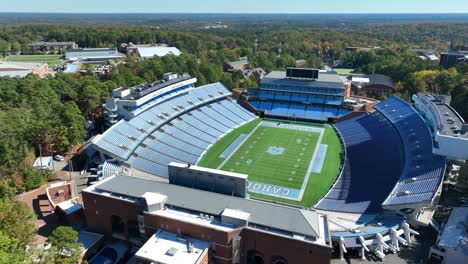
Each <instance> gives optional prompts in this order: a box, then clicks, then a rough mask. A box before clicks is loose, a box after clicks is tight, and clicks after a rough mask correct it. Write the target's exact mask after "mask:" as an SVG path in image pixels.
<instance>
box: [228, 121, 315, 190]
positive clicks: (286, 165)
mask: <svg viewBox="0 0 468 264" xmlns="http://www.w3.org/2000/svg"><path fill="white" fill-rule="evenodd" d="M319 135H320V134H319V133H314V132H308V131H300V130H295V129H288V128H277V127H267V126H259V127H258V128H257V129H256V130H255V132H254V133H253V134H251V136H250V137H249V138H248V139H247V140H246V141H245V142H244V143H243V144H242V145H241V147H240V148H239V149H238V150H237V151H236V152H235V153H234V155H233V156H231V157H230V158H229V159H228V160H227V162H226V163H225V164H224V165H223V166H222V167H221V168H220V169H221V170H225V171H232V172H239V173H245V174H248V175H249V180H251V181H256V182H261V183H268V184H273V185H278V186H283V187H289V188H295V189H300V188H301V186H302V183H303V181H304V177H305V176H306V173H307V170H308V168H309V165H310V163H311V160H312V156H313V154H314V150H315V146H316V144H317V140H318V138H319Z"/></svg>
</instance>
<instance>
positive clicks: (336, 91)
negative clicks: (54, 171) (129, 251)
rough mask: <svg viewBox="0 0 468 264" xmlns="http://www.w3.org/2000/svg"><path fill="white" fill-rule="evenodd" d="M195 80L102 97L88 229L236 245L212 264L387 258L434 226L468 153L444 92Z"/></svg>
mask: <svg viewBox="0 0 468 264" xmlns="http://www.w3.org/2000/svg"><path fill="white" fill-rule="evenodd" d="M195 83H196V78H192V77H191V76H189V75H187V74H184V75H178V74H165V75H164V80H163V81H161V82H157V83H147V84H143V85H140V86H136V87H130V88H119V89H116V90H115V91H114V93H113V97H112V98H109V99H108V100H107V101H106V104H105V105H103V108H104V113H105V115H106V124H107V126H108V127H109V128H108V129H107V130H106V131H105V132H104V133H103V134H101V135H97V136H95V137H94V138H92V140H91V145H92V147H93V148H94V149H95V150H96V153H97V154H96V155H95V160H96V163H98V164H100V165H99V172H98V175H97V178H96V182H94V183H93V184H92V185H91V186H90V187H88V188H87V189H85V190H84V192H83V200H84V203H85V213H86V218H87V222H88V223H89V225H90V228H91V230H95V231H100V232H102V233H104V234H105V235H106V236H108V237H113V236H116V234H120V235H121V236H123V237H124V238H125V239H126V240H128V241H132V235H131V234H132V230H134V229H135V230H140V233H138V232H136V233H138V234H140V235H137V236H138V237H140V240H141V234H147V233H148V231H147V230H148V228H152V229H151V230H154V229H157V230H161V232H169V233H178V234H181V233H183V234H185V236H189V237H193V238H196V239H199V240H202V241H208V242H212V243H217V245H218V244H219V245H223V247H225V248H227V250H213V249H211V250H207V252H209V253H207V254H211V255H210V258H211V259H212V260H213V261H214V262H215V263H299V262H301V261H304V259H309V258H310V259H313V260H314V261H315V262H317V263H322V262H323V263H327V262H328V261H329V259H330V255H331V253H332V252H335V254H337V255H338V256H339V257H341V258H343V256H344V255H345V254H347V253H348V252H358V253H357V256H360V257H362V258H364V256H365V255H366V254H372V255H374V256H376V257H377V258H379V259H383V258H384V257H385V254H388V253H390V252H397V251H399V250H401V249H402V246H405V245H408V244H411V241H412V237H413V236H414V235H418V232H417V231H415V229H417V228H418V227H421V226H427V225H429V224H431V220H432V215H433V213H434V210H435V207H436V206H437V203H438V199H439V197H440V194H441V191H442V184H443V181H444V177H445V175H446V174H449V173H451V172H452V170H453V168H455V166H454V165H455V164H458V163H459V162H461V161H464V160H466V159H468V133H467V132H468V126H467V124H466V123H465V122H464V120H463V119H462V118H461V117H460V115H458V113H457V112H456V111H455V110H454V109H453V108H451V107H450V98H449V97H447V96H439V95H428V94H423V93H420V94H416V95H414V96H413V98H412V100H413V102H414V103H409V102H407V101H405V100H403V99H401V98H399V97H396V96H392V97H390V98H388V99H386V100H384V101H382V102H376V103H373V104H372V105H370V106H369V105H368V106H366V107H365V108H359V109H360V110H357V108H356V106H355V99H353V98H351V96H350V87H351V81H350V80H348V79H346V78H342V77H340V76H339V75H338V74H336V73H334V72H325V71H319V70H314V69H298V68H288V69H287V70H286V72H272V73H270V74H268V75H266V76H265V77H264V78H263V80H262V83H261V86H260V88H258V89H248V90H246V91H244V92H243V93H242V94H241V95H240V96H238V97H237V98H234V97H233V96H232V93H231V92H230V91H229V90H228V89H226V88H225V87H224V86H223V85H222V84H220V83H215V84H209V85H204V86H199V87H195ZM353 100H354V101H353ZM350 102H352V103H350ZM362 109H365V110H364V111H363V110H362ZM96 199H99V200H102V203H101V202H96ZM129 204H131V206H133V207H129V206H130V205H129ZM98 212H99V213H98ZM162 219H163V220H162ZM168 219H170V224H169V222H167V221H169V220H168ZM166 220H167V221H166ZM109 226H110V227H109ZM155 226H157V227H155ZM200 226H203V227H204V228H205V229H204V231H200ZM145 230H146V231H145ZM239 230H242V231H239ZM215 231H216V232H225V233H226V234H227V235H226V237H229V239H227V240H225V239H221V238H220V237H219V235H214V234H212V232H215ZM158 232H159V231H158ZM200 232H201V233H203V234H204V235H203V236H201V235H200V234H201V233H200ZM133 233H135V232H133ZM152 233H154V232H152ZM253 237H255V239H254V238H253ZM285 239H286V240H285ZM138 241H139V240H138ZM145 241H146V240H145ZM252 241H256V242H252ZM140 242H141V241H140ZM132 243H137V242H132ZM252 243H253V244H252ZM283 243H287V245H289V246H281V245H282V244H283ZM272 248H273V249H274V250H272ZM299 249H301V250H299ZM302 249H304V250H303V251H302ZM273 253H274V254H276V255H271V254H273ZM269 254H270V255H269ZM137 255H138V254H137ZM147 260H148V261H157V259H147Z"/></svg>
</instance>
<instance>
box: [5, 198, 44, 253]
mask: <svg viewBox="0 0 468 264" xmlns="http://www.w3.org/2000/svg"><path fill="white" fill-rule="evenodd" d="M35 219H36V216H35V215H34V213H33V212H32V211H31V209H29V207H27V206H26V204H24V203H23V202H20V201H11V202H0V231H1V232H2V233H3V234H4V235H6V236H8V237H14V238H16V239H17V240H18V246H21V247H25V246H26V245H28V244H29V243H30V242H32V241H33V240H34V237H35V231H36V226H35Z"/></svg>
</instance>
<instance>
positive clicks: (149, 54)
mask: <svg viewBox="0 0 468 264" xmlns="http://www.w3.org/2000/svg"><path fill="white" fill-rule="evenodd" d="M136 53H137V54H138V57H139V58H140V59H151V58H155V57H159V58H161V57H164V56H167V55H174V56H180V54H181V52H180V50H179V49H178V48H176V47H137V48H136Z"/></svg>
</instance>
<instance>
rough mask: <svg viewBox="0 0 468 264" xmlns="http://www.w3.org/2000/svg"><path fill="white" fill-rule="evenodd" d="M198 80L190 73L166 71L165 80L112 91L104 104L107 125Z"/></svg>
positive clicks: (129, 116) (133, 113)
mask: <svg viewBox="0 0 468 264" xmlns="http://www.w3.org/2000/svg"><path fill="white" fill-rule="evenodd" d="M196 82H197V79H196V78H192V77H191V76H190V75H188V74H183V75H178V74H176V73H166V74H164V76H163V80H161V81H157V82H153V83H144V84H140V85H137V86H133V87H120V88H118V89H115V90H114V91H112V97H111V98H108V99H107V100H106V103H105V104H104V105H103V109H104V118H105V123H106V126H107V127H110V126H112V125H113V124H115V123H117V121H119V120H120V119H122V118H125V117H127V118H132V117H133V116H135V115H137V114H138V113H140V112H142V111H144V110H145V109H147V108H148V107H151V104H150V103H151V102H152V101H154V100H157V99H159V98H161V97H162V96H164V95H165V94H168V93H171V92H176V91H178V90H183V89H185V88H188V87H192V86H193V85H194V84H195V83H196Z"/></svg>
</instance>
